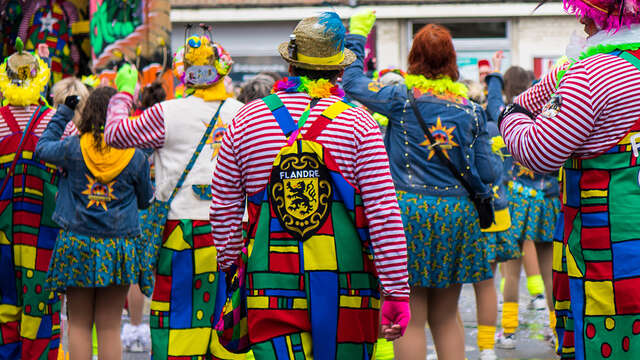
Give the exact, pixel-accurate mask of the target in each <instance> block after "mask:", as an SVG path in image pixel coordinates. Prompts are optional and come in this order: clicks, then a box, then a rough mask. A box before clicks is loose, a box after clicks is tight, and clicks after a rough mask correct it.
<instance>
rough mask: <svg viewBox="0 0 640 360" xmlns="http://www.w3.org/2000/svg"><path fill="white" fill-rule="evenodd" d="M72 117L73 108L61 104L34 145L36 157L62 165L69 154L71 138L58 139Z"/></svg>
mask: <svg viewBox="0 0 640 360" xmlns="http://www.w3.org/2000/svg"><path fill="white" fill-rule="evenodd" d="M72 118H73V110H71V108H70V107H69V106H67V105H64V104H61V105H60V106H58V110H57V111H56V113H55V114H54V115H53V117H52V118H51V121H49V124H47V128H46V129H45V130H44V132H43V133H42V136H40V140H38V144H37V145H36V154H35V155H36V157H38V158H39V159H40V160H43V161H46V162H48V163H51V164H53V165H56V166H59V167H63V165H64V162H65V160H66V159H67V155H68V154H69V144H70V141H69V140H70V139H71V138H66V139H64V140H60V138H61V137H62V133H63V132H64V129H65V127H66V126H67V123H68V122H69V121H71V119H72Z"/></svg>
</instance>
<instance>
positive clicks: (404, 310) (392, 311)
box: [382, 300, 411, 340]
mask: <svg viewBox="0 0 640 360" xmlns="http://www.w3.org/2000/svg"><path fill="white" fill-rule="evenodd" d="M409 320H411V310H409V301H398V300H385V301H384V302H383V303H382V327H383V329H385V328H392V329H393V328H394V327H396V328H397V327H398V326H399V330H400V336H402V335H404V331H405V330H406V329H407V325H409ZM396 325H397V326H396ZM383 331H384V330H383ZM383 335H384V334H383ZM385 337H386V336H385ZM398 337H399V336H398ZM387 340H389V339H387Z"/></svg>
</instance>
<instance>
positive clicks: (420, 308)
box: [393, 287, 427, 360]
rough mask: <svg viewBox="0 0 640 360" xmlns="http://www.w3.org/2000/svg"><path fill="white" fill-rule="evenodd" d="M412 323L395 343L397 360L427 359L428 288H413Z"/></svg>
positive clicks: (410, 302)
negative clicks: (425, 327) (425, 329)
mask: <svg viewBox="0 0 640 360" xmlns="http://www.w3.org/2000/svg"><path fill="white" fill-rule="evenodd" d="M409 305H410V307H411V321H409V326H407V330H406V331H405V333H404V336H402V337H401V338H400V339H398V340H396V341H394V344H393V352H394V354H395V358H396V359H402V360H413V359H418V360H424V359H425V358H426V357H427V338H426V334H425V332H424V326H425V325H426V323H427V288H423V287H412V288H411V295H409Z"/></svg>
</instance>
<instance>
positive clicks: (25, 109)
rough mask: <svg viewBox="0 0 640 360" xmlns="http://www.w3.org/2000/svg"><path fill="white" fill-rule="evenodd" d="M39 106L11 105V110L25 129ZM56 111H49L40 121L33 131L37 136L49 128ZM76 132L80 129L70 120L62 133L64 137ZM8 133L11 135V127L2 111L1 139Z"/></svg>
mask: <svg viewBox="0 0 640 360" xmlns="http://www.w3.org/2000/svg"><path fill="white" fill-rule="evenodd" d="M37 108H38V106H37V105H29V106H13V105H9V111H11V114H12V115H13V117H14V118H15V119H16V122H17V123H18V126H19V127H20V129H22V130H24V128H25V127H26V126H27V123H28V122H29V119H31V115H33V112H34V111H36V109H37ZM55 113H56V112H55V110H52V111H49V113H48V114H47V115H45V117H44V118H42V119H41V120H40V122H39V123H38V126H36V128H35V129H34V131H33V133H34V134H35V135H36V136H40V135H42V133H43V132H44V129H46V128H47V125H48V124H49V121H51V118H52V117H53V114H55ZM76 134H78V129H77V128H76V127H75V125H74V124H73V123H72V122H71V121H69V123H68V124H67V127H66V128H65V130H64V133H63V134H62V138H63V139H64V138H65V137H67V136H72V135H76ZM8 135H11V129H10V128H9V125H8V124H7V122H6V121H5V120H4V119H3V118H2V114H1V113H0V140H2V139H4V138H5V137H6V136H8Z"/></svg>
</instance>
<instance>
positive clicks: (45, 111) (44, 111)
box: [30, 106, 51, 131]
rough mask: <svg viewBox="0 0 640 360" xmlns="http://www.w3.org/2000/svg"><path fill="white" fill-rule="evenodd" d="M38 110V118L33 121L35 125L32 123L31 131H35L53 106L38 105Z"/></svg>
mask: <svg viewBox="0 0 640 360" xmlns="http://www.w3.org/2000/svg"><path fill="white" fill-rule="evenodd" d="M38 110H39V111H38ZM38 110H36V111H37V112H38V114H37V115H36V118H35V119H34V121H33V125H31V129H30V131H34V130H35V129H36V128H37V127H38V124H40V121H41V120H42V119H44V118H45V117H46V116H47V114H48V113H49V112H50V111H51V108H49V107H45V106H40V107H38Z"/></svg>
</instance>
